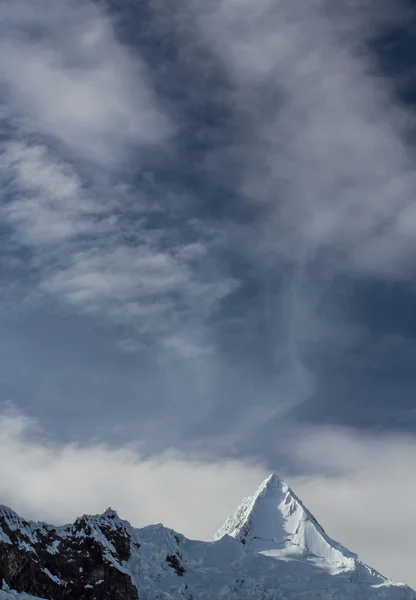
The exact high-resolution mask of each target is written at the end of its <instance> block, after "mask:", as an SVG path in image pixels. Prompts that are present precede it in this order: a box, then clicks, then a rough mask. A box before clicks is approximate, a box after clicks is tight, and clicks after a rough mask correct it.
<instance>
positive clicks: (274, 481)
mask: <svg viewBox="0 0 416 600" xmlns="http://www.w3.org/2000/svg"><path fill="white" fill-rule="evenodd" d="M289 490H290V488H289V486H288V484H287V483H286V481H285V480H284V479H282V478H281V477H280V476H279V475H278V474H277V473H272V474H271V475H269V476H268V477H267V478H266V479H265V480H264V481H263V483H262V484H261V485H260V487H259V488H258V490H257V492H256V493H255V496H256V497H257V496H261V495H263V496H264V495H265V494H286V493H287V492H288V491H289ZM290 491H291V490H290Z"/></svg>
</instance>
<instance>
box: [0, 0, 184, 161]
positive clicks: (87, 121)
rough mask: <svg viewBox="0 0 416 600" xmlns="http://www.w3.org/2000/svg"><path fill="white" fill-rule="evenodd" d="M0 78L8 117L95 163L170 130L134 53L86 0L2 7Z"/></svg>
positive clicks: (150, 142)
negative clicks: (57, 4)
mask: <svg viewBox="0 0 416 600" xmlns="http://www.w3.org/2000/svg"><path fill="white" fill-rule="evenodd" d="M1 32H2V36H1V37H2V42H1V47H0V56H1V59H0V79H1V80H2V82H3V85H4V86H5V92H6V95H7V96H6V97H7V98H8V99H9V104H10V105H11V107H12V109H11V116H12V117H14V119H15V120H16V122H18V123H19V125H20V126H21V127H24V129H26V130H27V131H31V132H34V133H36V134H38V135H39V134H40V133H41V134H43V135H46V136H47V137H49V138H52V139H56V140H58V141H59V142H61V143H63V144H64V146H65V147H66V148H67V149H69V150H70V151H71V152H72V153H74V152H75V153H76V154H77V155H78V156H82V157H84V159H87V160H93V161H96V162H98V163H101V164H107V163H108V162H110V163H111V162H114V161H116V162H119V161H122V160H126V158H127V155H126V151H127V150H129V151H130V152H131V151H132V150H133V149H134V148H136V149H140V147H146V148H149V147H151V146H152V145H154V144H155V143H157V142H160V141H162V140H163V141H165V140H166V139H167V138H168V137H169V135H170V134H171V133H172V129H171V126H172V124H171V123H170V121H169V119H168V118H167V116H166V114H164V113H163V111H162V110H161V109H160V108H159V107H158V102H157V99H156V97H155V94H154V93H153V91H152V89H151V87H150V85H149V82H148V77H147V74H146V70H145V66H144V64H143V63H142V62H141V60H140V58H139V57H138V56H133V55H132V54H131V53H130V52H129V51H128V49H127V48H126V47H124V46H123V45H122V44H121V43H120V42H119V41H118V39H117V37H116V35H115V32H114V27H113V23H112V22H111V19H110V17H109V16H108V14H106V13H104V12H103V11H102V9H101V8H100V7H99V6H98V4H96V3H93V2H78V1H77V0H64V1H63V2H61V3H60V5H59V8H58V7H57V6H56V4H55V3H54V2H51V1H50V0H41V2H40V4H38V5H37V6H36V9H35V7H34V6H33V5H32V4H31V3H30V2H26V1H25V0H18V1H17V2H13V3H8V5H7V6H5V7H4V9H3V11H2V26H1Z"/></svg>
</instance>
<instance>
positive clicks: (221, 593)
mask: <svg viewBox="0 0 416 600" xmlns="http://www.w3.org/2000/svg"><path fill="white" fill-rule="evenodd" d="M0 583H2V586H0V587H3V591H2V592H0V600H12V599H14V598H19V600H23V599H24V598H25V597H26V598H28V596H24V595H22V594H24V593H26V594H30V597H32V598H34V597H37V598H42V599H45V600H61V599H62V600H138V599H139V598H140V600H183V599H185V600H214V599H215V600H217V599H221V598H224V599H227V600H228V599H230V600H299V599H300V598H302V599H304V600H312V599H313V600H316V599H317V598H321V599H322V600H333V599H335V598H336V599H337V600H366V599H368V600H376V599H377V600H379V599H380V600H381V599H384V600H416V593H415V592H414V591H413V590H411V589H410V588H409V587H408V586H406V585H404V584H396V583H393V582H392V581H391V580H389V579H388V578H386V577H383V576H382V575H380V574H379V573H377V571H375V570H374V569H371V567H368V566H367V565H365V564H364V563H362V562H361V561H360V560H359V558H358V556H357V555H356V554H354V553H353V552H350V551H349V550H348V549H347V548H344V547H343V546H342V545H341V544H339V543H338V542H335V541H334V540H332V539H331V538H330V537H329V536H328V535H327V534H326V533H325V531H324V530H323V528H322V527H321V526H320V525H319V523H318V522H317V521H316V519H315V517H313V515H312V513H310V512H309V511H308V509H307V508H306V507H304V505H303V503H302V502H301V500H300V499H299V498H298V497H297V496H296V494H295V493H294V492H293V491H292V490H291V489H290V487H289V486H288V485H287V484H286V483H285V482H284V480H283V479H281V478H280V477H279V476H278V475H276V474H272V475H271V476H270V477H268V478H267V479H266V480H265V481H264V482H263V483H262V484H261V486H260V487H259V488H258V490H257V491H256V493H255V494H254V495H253V496H251V497H249V498H247V499H244V500H243V502H242V503H241V504H240V506H239V507H238V509H237V511H236V513H235V514H234V515H233V516H232V517H230V518H229V519H227V520H226V522H225V523H224V525H223V527H221V528H220V529H219V531H218V532H217V534H216V535H215V536H214V541H212V542H202V541H197V540H188V539H187V538H186V537H185V536H183V535H182V534H180V533H178V532H176V531H174V530H172V529H169V528H167V527H164V526H163V525H161V524H157V525H148V526H147V527H143V528H140V529H138V528H134V527H132V525H130V523H129V522H128V521H124V520H122V519H121V518H120V517H119V516H118V514H117V512H116V511H115V510H113V509H112V508H108V509H107V510H106V511H104V512H103V513H102V514H100V515H83V516H82V517H79V518H78V519H76V520H75V521H74V523H73V524H70V525H61V526H54V525H49V524H47V523H42V522H33V521H26V520H25V519H22V518H21V517H19V515H17V513H15V512H14V511H13V510H12V509H9V508H8V507H5V506H0ZM11 590H16V591H15V592H14V591H11Z"/></svg>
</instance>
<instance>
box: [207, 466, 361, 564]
mask: <svg viewBox="0 0 416 600" xmlns="http://www.w3.org/2000/svg"><path fill="white" fill-rule="evenodd" d="M226 534H228V535H231V536H232V537H234V538H236V539H238V540H239V541H240V542H241V543H243V544H245V545H247V546H248V547H250V549H251V550H254V551H257V552H267V553H268V554H269V555H272V554H274V555H276V556H290V555H296V554H303V555H309V554H311V555H315V556H318V557H320V558H323V559H325V560H327V561H329V562H334V563H343V564H345V565H346V566H352V565H353V561H354V560H355V559H357V558H358V557H357V555H356V554H354V553H352V552H350V551H349V550H347V548H344V547H343V546H341V544H339V543H338V542H335V541H334V540H332V539H331V538H330V537H329V536H328V535H327V534H326V533H325V531H324V530H323V528H322V527H321V526H320V525H319V523H318V522H317V520H316V519H315V517H314V516H313V515H312V514H311V513H310V512H309V511H308V510H307V509H306V508H305V507H304V506H303V504H302V502H301V501H300V500H299V498H298V497H297V496H296V494H295V493H294V492H293V491H292V490H291V489H290V487H289V486H288V485H287V483H286V482H285V481H284V480H283V479H281V478H280V477H279V476H278V475H276V473H273V474H272V475H270V476H269V477H268V478H267V479H265V480H264V481H263V483H262V484H261V485H260V487H259V488H258V490H257V492H256V493H255V494H254V496H251V497H248V498H245V499H244V500H243V502H242V503H241V505H240V506H239V507H238V509H237V512H236V513H235V514H234V516H232V517H230V518H229V519H227V521H226V522H225V524H224V525H223V527H222V528H221V529H220V530H219V531H218V532H217V533H216V534H215V536H214V539H219V538H221V537H222V536H223V535H226Z"/></svg>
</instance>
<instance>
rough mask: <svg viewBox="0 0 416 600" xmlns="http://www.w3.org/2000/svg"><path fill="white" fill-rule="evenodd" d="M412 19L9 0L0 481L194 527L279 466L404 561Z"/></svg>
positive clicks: (236, 5)
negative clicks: (0, 459)
mask: <svg viewBox="0 0 416 600" xmlns="http://www.w3.org/2000/svg"><path fill="white" fill-rule="evenodd" d="M415 27H416V9H415V8H414V7H412V3H411V2H410V1H409V2H408V1H406V0H395V1H394V2H393V0H337V2H334V1H330V0H298V1H297V2H290V1H289V0H256V2H254V1H253V0H207V1H206V2H203V3H201V2H197V1H195V0H184V1H183V2H180V3H166V2H161V1H160V0H143V1H141V2H139V1H138V0H83V1H82V2H81V1H79V0H59V2H56V0H36V2H33V0H6V1H5V2H3V3H2V5H1V7H0V127H1V128H0V189H1V196H0V235H1V254H0V277H1V284H2V285H1V287H0V305H1V310H0V365H1V367H0V386H1V387H0V392H1V393H0V448H1V453H2V456H4V457H6V460H2V462H1V464H0V502H2V503H4V504H8V505H10V506H12V507H13V508H14V509H15V510H18V511H20V512H22V514H24V516H26V517H30V518H39V519H40V518H42V519H45V520H49V521H52V522H56V523H57V522H63V521H67V520H70V519H73V518H75V517H76V516H77V515H79V514H80V513H85V512H97V511H98V512H99V511H102V510H104V509H105V508H107V506H109V505H111V506H113V508H116V509H117V510H118V511H119V513H120V514H121V516H122V517H124V518H127V519H129V520H131V522H132V523H133V524H134V525H138V526H139V525H144V524H147V523H149V522H160V521H161V522H163V523H165V524H166V525H168V526H171V527H174V528H176V529H178V530H180V531H182V532H183V533H185V534H187V535H189V536H191V537H200V538H203V539H209V538H210V537H211V536H212V535H213V534H214V533H215V531H216V529H217V528H218V527H219V526H220V525H221V524H222V522H223V521H224V520H225V517H226V516H228V514H229V513H232V512H233V511H234V509H235V508H236V506H237V505H238V503H239V501H240V499H241V498H242V496H245V495H248V494H252V493H254V491H255V489H256V488H257V487H258V485H259V484H260V482H261V481H262V479H263V478H264V477H265V476H266V475H267V474H268V473H270V472H272V471H276V472H278V473H279V474H281V475H282V476H284V477H285V478H286V479H287V481H288V482H289V484H290V485H291V486H292V487H293V488H294V490H295V492H296V493H297V494H298V495H299V496H300V497H301V498H302V499H303V500H304V502H305V504H306V505H307V506H308V507H309V508H310V509H311V510H312V511H313V512H314V513H315V514H316V516H317V518H318V520H319V521H320V522H321V523H322V525H323V526H324V527H325V529H326V530H327V531H328V533H329V534H330V535H332V536H333V537H335V538H337V539H339V540H340V541H341V542H342V543H343V544H344V545H347V546H349V547H350V548H351V549H352V550H353V551H356V552H358V553H359V554H360V556H361V557H362V558H363V560H365V561H366V562H368V563H370V564H371V565H372V566H374V567H375V568H377V569H379V570H380V571H381V572H382V573H383V574H386V575H388V576H390V577H393V578H395V579H398V580H401V581H405V582H406V583H409V584H412V585H413V586H416V578H415V575H414V564H413V563H414V560H413V557H412V555H411V552H412V543H413V542H412V532H414V531H415V530H416V517H415V516H414V514H413V513H414V511H413V507H414V505H415V502H416V481H415V480H414V477H413V476H412V475H413V468H414V464H415V459H416V440H415V430H416V403H415V400H414V389H415V384H416V375H415V371H414V368H413V365H414V363H415V360H416V317H415V312H414V303H415V293H416V290H415V286H414V281H415V275H416V267H415V265H416V203H415V201H414V190H415V183H416V181H415V180H416V172H415V164H416V161H415V136H414V132H415V124H416V112H415V104H416V74H415V69H414V57H415V54H416V41H415V38H414V30H415ZM172 498H174V500H175V502H172Z"/></svg>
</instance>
